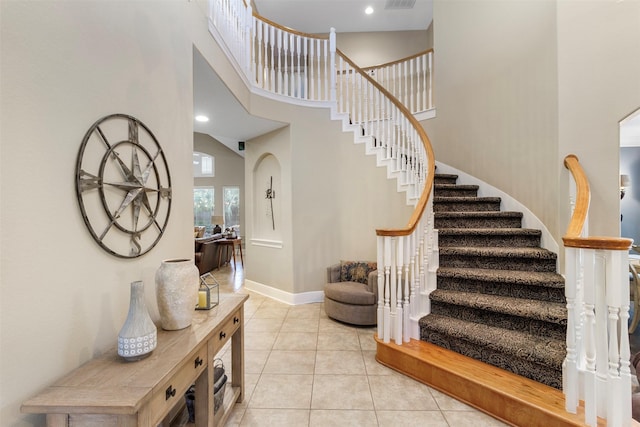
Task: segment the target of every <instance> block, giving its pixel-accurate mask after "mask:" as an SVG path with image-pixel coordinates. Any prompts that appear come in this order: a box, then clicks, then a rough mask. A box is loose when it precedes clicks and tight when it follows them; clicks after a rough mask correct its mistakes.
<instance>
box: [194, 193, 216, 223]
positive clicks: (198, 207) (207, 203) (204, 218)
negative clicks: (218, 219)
mask: <svg viewBox="0 0 640 427" xmlns="http://www.w3.org/2000/svg"><path fill="white" fill-rule="evenodd" d="M213 196H214V189H213V187H199V188H194V189H193V225H195V226H201V225H204V226H205V227H206V231H207V232H211V228H212V224H211V217H212V216H213V212H214V208H215V203H214V200H215V199H214V198H213Z"/></svg>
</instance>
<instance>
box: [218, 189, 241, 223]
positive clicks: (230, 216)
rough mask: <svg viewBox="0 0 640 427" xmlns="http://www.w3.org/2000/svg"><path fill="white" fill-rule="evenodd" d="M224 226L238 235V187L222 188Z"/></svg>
mask: <svg viewBox="0 0 640 427" xmlns="http://www.w3.org/2000/svg"><path fill="white" fill-rule="evenodd" d="M222 191H223V201H222V202H223V204H224V226H225V227H227V228H229V227H234V228H235V229H236V232H238V234H240V187H223V188H222Z"/></svg>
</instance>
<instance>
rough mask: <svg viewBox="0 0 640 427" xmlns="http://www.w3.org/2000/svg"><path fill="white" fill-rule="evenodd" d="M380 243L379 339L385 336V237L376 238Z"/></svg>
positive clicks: (378, 264)
mask: <svg viewBox="0 0 640 427" xmlns="http://www.w3.org/2000/svg"><path fill="white" fill-rule="evenodd" d="M376 241H377V244H378V251H377V268H378V311H377V319H378V339H383V337H384V335H383V334H384V331H383V326H384V237H382V236H378V237H377V238H376Z"/></svg>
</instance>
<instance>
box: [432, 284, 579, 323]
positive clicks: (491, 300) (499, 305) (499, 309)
mask: <svg viewBox="0 0 640 427" xmlns="http://www.w3.org/2000/svg"><path fill="white" fill-rule="evenodd" d="M430 298H431V300H432V301H439V302H443V303H447V304H454V305H459V306H464V307H470V308H475V309H480V310H487V311H491V312H494V313H502V314H508V315H511V316H518V317H526V318H529V319H537V320H543V321H545V322H550V323H557V324H559V325H566V324H567V308H566V305H565V304H561V303H557V302H549V301H540V300H533V299H524V298H514V297H507V296H500V295H487V294H480V293H471V292H462V291H454V290H447V289H436V290H435V291H433V292H432V293H431V295H430Z"/></svg>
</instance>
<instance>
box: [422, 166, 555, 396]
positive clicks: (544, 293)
mask: <svg viewBox="0 0 640 427" xmlns="http://www.w3.org/2000/svg"><path fill="white" fill-rule="evenodd" d="M456 180H457V176H456V175H443V174H439V175H436V180H435V190H434V201H433V210H434V214H435V228H437V229H438V230H439V231H438V235H439V250H440V268H439V269H438V273H437V277H438V280H437V289H436V290H435V291H433V292H432V293H431V296H430V298H431V314H429V315H427V316H425V317H423V318H422V319H420V337H421V339H422V340H424V341H427V342H431V343H433V344H436V345H438V346H440V347H444V348H446V349H449V350H452V351H455V352H457V353H461V354H463V355H466V356H469V357H472V358H474V359H477V360H480V361H483V362H485V363H488V364H491V365H494V366H497V367H499V368H502V369H506V370H508V371H511V372H513V373H516V374H518V375H522V376H524V377H527V378H530V379H533V380H535V381H538V382H540V383H543V384H547V385H549V386H552V387H555V388H558V389H561V388H562V362H563V360H564V357H565V354H566V352H565V333H566V324H567V321H566V317H567V312H566V306H565V298H564V279H563V278H562V276H560V275H559V274H557V273H556V257H557V256H556V254H555V253H553V252H550V251H548V250H546V249H543V248H541V247H540V236H541V232H540V231H539V230H530V229H523V228H521V222H522V213H520V212H502V211H500V202H501V201H500V198H498V197H477V190H478V187H477V186H472V185H456Z"/></svg>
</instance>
